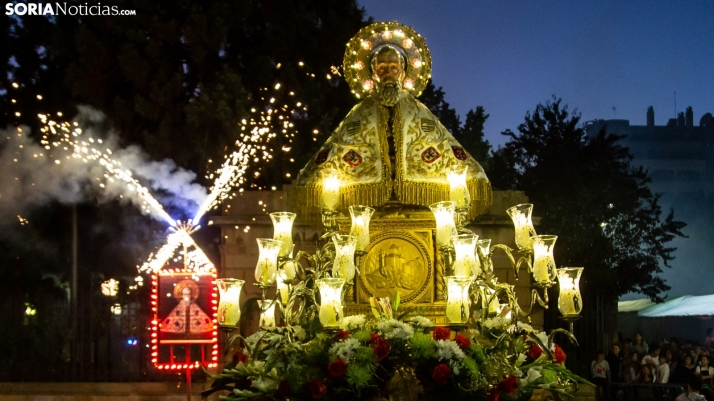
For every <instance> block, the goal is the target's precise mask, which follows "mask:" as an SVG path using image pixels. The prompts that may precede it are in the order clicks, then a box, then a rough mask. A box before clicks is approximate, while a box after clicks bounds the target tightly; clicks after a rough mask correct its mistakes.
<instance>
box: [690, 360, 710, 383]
mask: <svg viewBox="0 0 714 401" xmlns="http://www.w3.org/2000/svg"><path fill="white" fill-rule="evenodd" d="M699 359H700V361H699V366H697V368H696V369H695V370H694V373H696V374H699V375H701V376H702V380H703V381H704V384H707V385H708V384H711V382H712V377H714V368H713V367H711V366H709V357H708V356H706V355H702V356H701V357H700V358H699Z"/></svg>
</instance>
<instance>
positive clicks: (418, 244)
mask: <svg viewBox="0 0 714 401" xmlns="http://www.w3.org/2000/svg"><path fill="white" fill-rule="evenodd" d="M426 233H428V234H430V232H428V231H427V232H426ZM430 240H431V235H424V233H421V232H416V231H403V230H399V231H397V230H386V231H380V232H378V233H375V234H374V235H372V238H371V239H370V247H369V248H368V249H367V254H366V255H365V256H364V257H363V258H362V260H361V261H360V262H361V263H360V271H361V274H360V276H359V277H360V278H359V289H358V291H359V295H358V299H359V302H360V303H362V302H365V301H366V300H367V299H369V297H372V296H375V297H379V298H382V297H390V298H391V297H392V296H393V295H394V294H395V293H396V292H397V291H399V295H400V298H401V300H402V302H403V303H410V302H419V301H426V302H431V301H432V299H431V298H432V297H431V294H432V293H433V291H432V286H433V280H434V277H433V262H432V260H431V259H432V258H431V253H430V252H429V249H430V247H432V246H433V245H432V244H431V243H430V242H431V241H430Z"/></svg>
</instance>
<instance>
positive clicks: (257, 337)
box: [244, 330, 265, 355]
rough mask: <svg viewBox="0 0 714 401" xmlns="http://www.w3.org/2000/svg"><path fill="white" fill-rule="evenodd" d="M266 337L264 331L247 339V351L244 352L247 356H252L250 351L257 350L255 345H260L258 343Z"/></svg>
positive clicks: (257, 332)
mask: <svg viewBox="0 0 714 401" xmlns="http://www.w3.org/2000/svg"><path fill="white" fill-rule="evenodd" d="M264 335H265V332H264V331H262V330H261V331H256V332H255V333H253V334H251V335H250V336H248V338H246V339H245V345H246V346H247V347H246V349H245V350H244V351H245V353H246V355H250V350H252V349H254V348H255V345H256V344H258V341H259V340H260V339H261V338H262V337H263V336H264Z"/></svg>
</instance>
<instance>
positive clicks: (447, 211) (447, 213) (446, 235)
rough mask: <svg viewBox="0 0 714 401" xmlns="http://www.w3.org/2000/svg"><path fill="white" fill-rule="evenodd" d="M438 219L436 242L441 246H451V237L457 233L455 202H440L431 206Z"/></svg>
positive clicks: (435, 217)
mask: <svg viewBox="0 0 714 401" xmlns="http://www.w3.org/2000/svg"><path fill="white" fill-rule="evenodd" d="M429 208H430V209H431V211H432V213H434V219H435V220H436V244H437V246H439V247H440V248H443V247H450V246H451V237H452V236H453V235H455V234H456V225H455V224H454V209H455V208H456V204H455V203H454V202H451V201H449V202H438V203H434V204H432V205H431V206H429Z"/></svg>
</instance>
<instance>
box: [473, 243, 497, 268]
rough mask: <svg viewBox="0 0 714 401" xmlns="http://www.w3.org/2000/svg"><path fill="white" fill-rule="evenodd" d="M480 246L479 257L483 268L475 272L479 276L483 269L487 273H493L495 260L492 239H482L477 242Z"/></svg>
mask: <svg viewBox="0 0 714 401" xmlns="http://www.w3.org/2000/svg"><path fill="white" fill-rule="evenodd" d="M476 246H477V247H478V248H477V249H478V259H479V265H480V268H481V270H480V271H479V272H478V273H477V274H475V275H476V276H478V275H479V274H481V271H485V272H487V273H493V262H492V261H491V256H490V255H491V240H490V239H480V240H478V242H476Z"/></svg>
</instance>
